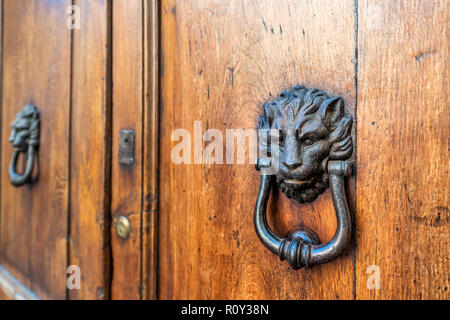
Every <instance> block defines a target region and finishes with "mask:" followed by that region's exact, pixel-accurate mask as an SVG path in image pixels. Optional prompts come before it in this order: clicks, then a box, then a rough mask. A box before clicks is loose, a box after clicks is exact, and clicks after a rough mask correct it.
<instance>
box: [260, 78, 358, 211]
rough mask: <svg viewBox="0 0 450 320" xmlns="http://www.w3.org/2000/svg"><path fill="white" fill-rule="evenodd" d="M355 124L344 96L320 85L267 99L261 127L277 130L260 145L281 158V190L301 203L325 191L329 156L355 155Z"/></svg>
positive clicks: (278, 174)
mask: <svg viewBox="0 0 450 320" xmlns="http://www.w3.org/2000/svg"><path fill="white" fill-rule="evenodd" d="M351 127H352V117H351V116H350V115H349V114H347V113H346V112H345V110H344V100H343V98H342V97H331V98H329V97H328V96H327V94H326V93H325V92H323V91H320V90H317V89H310V90H308V89H306V88H305V87H301V86H297V87H295V88H293V89H292V90H288V91H285V92H283V93H282V94H281V95H280V96H279V97H277V98H275V100H273V101H272V102H269V103H265V104H264V115H262V116H261V117H260V123H259V129H271V130H270V131H269V132H270V136H269V139H260V149H268V150H269V153H270V156H271V157H272V159H275V160H276V161H277V163H278V165H279V169H278V171H277V175H276V178H277V182H278V185H279V186H280V189H281V190H282V191H283V192H284V193H285V194H286V195H287V196H288V197H290V198H294V199H296V200H298V201H300V202H310V201H312V200H314V199H315V198H316V197H317V196H318V195H319V194H321V193H322V192H323V191H324V190H325V189H326V188H327V187H328V175H327V173H326V167H327V162H328V160H330V159H332V160H339V159H347V158H348V157H350V156H351V154H352V151H353V145H352V138H351ZM268 140H269V141H268Z"/></svg>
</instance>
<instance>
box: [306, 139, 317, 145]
mask: <svg viewBox="0 0 450 320" xmlns="http://www.w3.org/2000/svg"><path fill="white" fill-rule="evenodd" d="M313 143H314V140H312V139H306V140H305V141H303V144H304V145H305V146H310V145H312V144H313Z"/></svg>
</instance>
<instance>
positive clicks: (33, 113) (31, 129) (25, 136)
mask: <svg viewBox="0 0 450 320" xmlns="http://www.w3.org/2000/svg"><path fill="white" fill-rule="evenodd" d="M39 124H40V119H39V111H38V110H37V109H36V107H35V106H33V105H29V104H27V105H26V106H25V107H24V108H23V110H22V111H21V112H19V113H18V114H17V115H16V118H15V120H14V121H13V123H12V124H11V127H12V133H11V136H10V138H9V142H11V145H12V146H13V148H14V152H13V155H12V158H11V162H10V163H9V178H10V181H11V184H12V185H13V186H15V187H20V186H22V185H24V184H25V183H27V182H29V181H31V176H32V173H33V168H34V163H35V157H36V153H37V148H38V147H39ZM20 153H24V154H25V155H26V157H27V166H26V169H25V171H24V172H23V173H17V171H16V166H17V160H18V159H19V154H20Z"/></svg>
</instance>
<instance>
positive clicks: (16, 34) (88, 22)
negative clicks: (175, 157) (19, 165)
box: [0, 0, 111, 299]
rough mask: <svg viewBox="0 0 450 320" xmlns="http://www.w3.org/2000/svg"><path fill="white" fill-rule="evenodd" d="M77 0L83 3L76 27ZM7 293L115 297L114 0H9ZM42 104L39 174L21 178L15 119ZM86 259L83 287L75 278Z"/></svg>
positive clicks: (3, 209)
mask: <svg viewBox="0 0 450 320" xmlns="http://www.w3.org/2000/svg"><path fill="white" fill-rule="evenodd" d="M72 5H76V6H78V7H82V8H83V9H84V10H81V11H80V12H79V13H80V14H81V16H80V17H79V18H80V19H81V21H82V25H81V26H82V27H81V28H79V29H76V28H75V29H74V28H71V27H68V25H69V26H70V24H69V22H73V20H72V17H71V15H72V14H73V13H74V12H73V11H72V9H73V8H72ZM1 7H2V20H3V30H2V34H3V35H4V36H3V39H2V100H1V101H2V106H1V110H2V113H1V189H0V190H1V192H0V193H1V197H0V292H1V293H0V296H1V297H9V298H17V299H21V298H27V299H66V298H70V299H104V298H108V297H109V288H110V284H109V279H110V275H109V268H110V258H109V257H110V250H109V238H110V236H109V228H110V222H109V221H110V215H109V206H110V204H109V201H110V192H109V188H110V182H109V181H110V172H109V170H110V164H109V160H108V159H109V154H110V142H109V136H110V133H109V130H110V129H109V127H110V118H111V113H110V106H111V100H110V99H111V98H110V97H111V96H110V94H109V92H110V91H109V90H110V89H109V88H110V87H111V80H110V77H109V73H110V71H109V70H110V68H111V67H110V62H111V59H110V52H109V51H108V50H107V49H108V45H110V29H111V26H110V23H109V20H108V18H109V16H110V10H111V9H110V7H109V4H108V3H107V2H103V1H82V0H80V1H73V3H72V1H69V0H68V1H50V0H33V1H31V0H18V1H16V0H5V1H2V6H1ZM26 104H33V105H34V106H36V108H37V109H38V111H39V113H40V145H39V150H38V156H37V159H38V162H37V165H36V168H35V172H34V175H33V176H34V179H33V181H32V182H31V183H27V184H25V185H23V186H20V187H13V186H12V184H11V182H10V177H9V175H8V167H9V163H10V159H11V156H12V151H13V148H12V146H11V144H10V143H9V141H8V138H9V136H10V133H11V126H10V124H11V122H12V121H13V120H14V118H15V115H16V113H18V112H19V111H21V110H22V108H23V107H24V106H25V105H26ZM70 266H72V267H76V268H78V270H79V271H80V273H78V275H79V276H80V279H79V280H80V284H81V286H80V287H71V286H68V285H67V280H68V277H70V276H71V275H75V274H74V272H75V270H76V269H74V268H69V267H70Z"/></svg>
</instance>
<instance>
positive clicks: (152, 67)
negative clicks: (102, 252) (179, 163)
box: [142, 0, 160, 299]
mask: <svg viewBox="0 0 450 320" xmlns="http://www.w3.org/2000/svg"><path fill="white" fill-rule="evenodd" d="M159 14H160V12H159V1H157V0H146V1H144V37H145V39H144V97H145V98H144V99H145V100H144V132H143V134H144V138H143V139H144V144H143V155H144V158H143V159H144V162H143V177H144V179H143V195H144V196H143V210H142V214H143V217H142V223H143V227H142V230H143V231H142V232H143V234H142V259H143V263H142V268H143V270H142V275H143V278H142V285H143V299H156V298H157V292H156V285H157V277H156V274H157V221H158V199H159V176H158V174H159V145H158V144H159Z"/></svg>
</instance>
